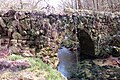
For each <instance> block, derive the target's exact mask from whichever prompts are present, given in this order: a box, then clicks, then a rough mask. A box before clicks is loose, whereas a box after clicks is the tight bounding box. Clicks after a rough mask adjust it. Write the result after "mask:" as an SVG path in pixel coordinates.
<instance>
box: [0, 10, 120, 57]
mask: <svg viewBox="0 0 120 80" xmlns="http://www.w3.org/2000/svg"><path fill="white" fill-rule="evenodd" d="M66 35H67V36H68V38H69V39H71V40H73V41H78V42H79V43H80V49H81V50H80V52H81V55H82V54H84V55H87V56H91V57H95V56H104V54H105V56H107V53H110V48H111V46H116V47H120V37H118V36H120V14H119V13H110V12H104V13H103V12H89V11H81V12H74V13H72V12H66V14H49V15H46V14H44V13H40V12H21V11H15V10H9V11H8V12H4V11H3V12H2V11H1V12H0V37H1V39H2V38H3V37H7V38H9V40H10V41H9V42H10V43H9V45H8V46H11V45H12V43H14V42H15V41H14V40H17V42H20V43H21V44H22V46H29V47H30V48H35V51H36V52H39V50H41V49H42V48H44V47H48V46H49V47H50V48H51V49H52V50H53V51H57V49H58V48H59V45H60V44H61V43H62V41H63V40H64V37H65V36H66ZM114 39H115V40H114ZM21 40H22V42H21ZM116 43H117V44H116ZM17 46H18V45H17ZM41 54H42V53H40V55H41ZM35 55H36V53H35ZM47 55H51V54H44V56H47ZM44 56H43V57H44ZM105 56H104V57H105Z"/></svg>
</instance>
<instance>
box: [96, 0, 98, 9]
mask: <svg viewBox="0 0 120 80" xmlns="http://www.w3.org/2000/svg"><path fill="white" fill-rule="evenodd" d="M96 4H97V6H96V8H97V10H99V2H98V0H96Z"/></svg>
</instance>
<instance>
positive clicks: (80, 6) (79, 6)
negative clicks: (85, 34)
mask: <svg viewBox="0 0 120 80" xmlns="http://www.w3.org/2000/svg"><path fill="white" fill-rule="evenodd" d="M78 9H82V4H81V0H78Z"/></svg>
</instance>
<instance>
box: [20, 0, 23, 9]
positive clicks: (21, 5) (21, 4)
mask: <svg viewBox="0 0 120 80" xmlns="http://www.w3.org/2000/svg"><path fill="white" fill-rule="evenodd" d="M20 8H21V9H23V3H22V0H20Z"/></svg>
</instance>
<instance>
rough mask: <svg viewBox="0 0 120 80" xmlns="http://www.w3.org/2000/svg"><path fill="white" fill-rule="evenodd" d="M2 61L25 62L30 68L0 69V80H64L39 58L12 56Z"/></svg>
mask: <svg viewBox="0 0 120 80" xmlns="http://www.w3.org/2000/svg"><path fill="white" fill-rule="evenodd" d="M4 60H6V61H7V60H10V61H16V60H20V61H22V60H26V61H28V62H29V63H30V66H29V67H28V68H26V69H24V68H23V67H22V68H23V69H22V68H21V67H19V66H18V67H14V70H10V69H9V67H7V69H5V70H3V69H4V68H3V69H0V70H1V71H0V80H64V78H63V77H62V76H61V74H60V73H59V72H57V71H56V70H54V69H52V68H51V67H50V66H49V65H47V64H45V63H43V62H42V60H41V59H39V58H30V57H29V58H24V57H22V56H19V55H15V54H12V55H10V56H8V58H4ZM5 65H7V63H6V64H5ZM25 65H27V64H25ZM19 68H21V69H19Z"/></svg>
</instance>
